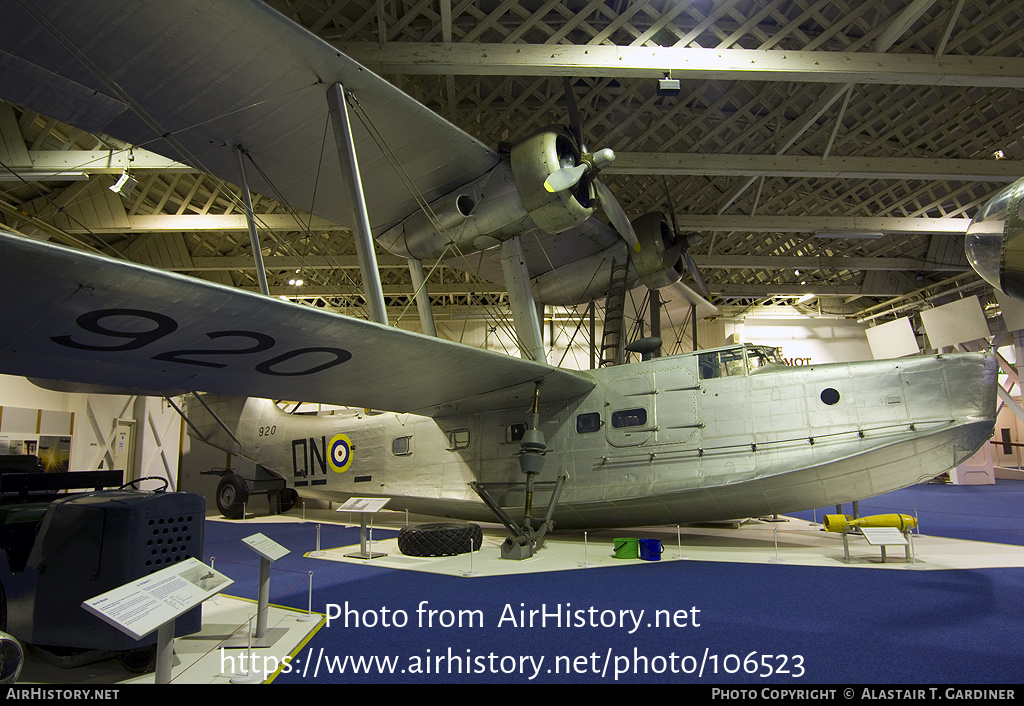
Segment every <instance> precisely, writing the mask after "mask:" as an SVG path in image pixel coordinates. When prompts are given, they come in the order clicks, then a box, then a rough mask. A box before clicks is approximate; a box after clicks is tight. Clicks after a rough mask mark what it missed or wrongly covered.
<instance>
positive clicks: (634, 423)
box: [612, 407, 647, 429]
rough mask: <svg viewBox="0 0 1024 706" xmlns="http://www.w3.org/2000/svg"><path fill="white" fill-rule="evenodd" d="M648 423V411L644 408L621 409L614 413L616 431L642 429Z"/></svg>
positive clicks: (613, 424) (613, 420)
mask: <svg viewBox="0 0 1024 706" xmlns="http://www.w3.org/2000/svg"><path fill="white" fill-rule="evenodd" d="M646 423H647V410H646V409H645V408H643V407H637V408H636V409H620V410H619V411H618V412H612V426H613V427H614V428H616V429H622V428H623V427H640V426H643V425H644V424H646Z"/></svg>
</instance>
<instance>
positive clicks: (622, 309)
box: [598, 261, 629, 368]
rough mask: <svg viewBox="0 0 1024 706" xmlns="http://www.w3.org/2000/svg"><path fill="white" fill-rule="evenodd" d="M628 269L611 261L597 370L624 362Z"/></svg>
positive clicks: (624, 264) (625, 265)
mask: <svg viewBox="0 0 1024 706" xmlns="http://www.w3.org/2000/svg"><path fill="white" fill-rule="evenodd" d="M628 277H629V267H628V265H627V264H626V263H622V264H619V263H617V262H615V261H612V273H611V284H610V286H609V287H608V296H607V297H606V298H605V305H604V333H602V335H601V359H600V363H599V364H598V367H599V368H604V367H607V366H611V365H622V364H623V363H624V362H625V355H626V351H625V347H624V344H625V341H623V328H624V327H625V321H624V319H625V314H626V279H627V278H628Z"/></svg>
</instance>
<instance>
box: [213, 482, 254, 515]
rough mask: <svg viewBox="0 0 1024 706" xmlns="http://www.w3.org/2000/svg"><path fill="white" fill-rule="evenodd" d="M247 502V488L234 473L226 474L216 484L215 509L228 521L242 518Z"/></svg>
mask: <svg viewBox="0 0 1024 706" xmlns="http://www.w3.org/2000/svg"><path fill="white" fill-rule="evenodd" d="M248 500H249V486H248V485H246V483H245V481H244V480H242V479H241V478H239V477H238V476H236V475H235V474H234V473H228V474H227V475H224V476H222V477H221V479H220V483H218V484H217V509H218V510H220V514H222V515H224V517H226V518H228V519H229V520H239V519H241V518H242V513H243V508H244V506H245V503H246V501H248Z"/></svg>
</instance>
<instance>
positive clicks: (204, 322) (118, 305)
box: [0, 231, 594, 416]
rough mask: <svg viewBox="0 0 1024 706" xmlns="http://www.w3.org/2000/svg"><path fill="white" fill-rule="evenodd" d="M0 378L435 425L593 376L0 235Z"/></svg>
mask: <svg viewBox="0 0 1024 706" xmlns="http://www.w3.org/2000/svg"><path fill="white" fill-rule="evenodd" d="M0 296H2V301H3V302H4V312H3V327H2V329H0V373H7V374H12V375H23V376H26V377H30V378H43V379H47V380H57V381H67V382H74V383H88V384H92V385H100V386H105V387H107V388H110V389H116V390H120V391H131V392H135V393H139V394H170V393H176V392H181V391H203V392H218V393H222V394H229V395H240V396H252V397H266V398H272V399H288V400H302V401H308V402H322V403H331V404H341V405H349V406H355V407H368V408H373V409H381V410H389V411H394V412H416V413H419V414H428V415H434V416H436V415H443V414H446V413H455V412H469V411H480V410H484V409H500V408H503V407H508V406H515V405H519V404H529V400H530V398H531V397H532V394H533V389H534V383H535V382H536V381H542V382H543V388H542V390H543V391H542V395H543V399H544V400H545V401H556V400H566V399H571V398H574V397H577V396H580V395H583V394H585V393H586V392H588V391H589V390H590V389H592V388H593V386H594V383H593V382H592V381H591V380H590V379H589V378H588V377H587V376H586V374H585V373H576V372H573V371H567V370H561V369H558V368H554V367H551V366H549V365H545V364H540V363H534V362H532V361H528V360H523V359H520V358H512V357H509V356H506V355H502V354H499V353H494V352H490V351H486V350H481V349H477V348H472V347H470V346H465V345H462V344H459V343H454V342H451V341H444V340H441V339H438V338H432V337H429V336H423V335H420V334H417V333H413V332H409V331H404V330H401V329H398V328H394V327H390V326H384V325H381V324H377V323H373V322H369V321H363V320H360V319H354V318H351V317H347V316H342V315H339V314H334V313H331V312H326V311H321V310H318V309H313V308H310V307H307V306H302V305H299V304H295V303H291V302H287V301H282V300H280V299H274V298H271V297H267V296H262V295H259V294H254V293H251V292H247V291H244V290H240V289H234V288H231V287H225V286H222V285H218V284H215V283H211V282H206V281H203V280H199V279H195V278H192V277H187V276H183V275H177V274H173V273H168V272H163V271H160V270H155V269H152V268H148V267H144V266H142V265H138V264H134V263H130V262H121V261H117V260H113V259H110V258H106V257H103V256H98V255H92V254H89V253H84V252H82V251H78V250H72V249H69V248H64V247H62V246H58V245H54V244H52V243H47V242H41V241H36V240H31V239H28V238H24V237H21V236H17V235H13V234H11V233H8V232H4V231H0Z"/></svg>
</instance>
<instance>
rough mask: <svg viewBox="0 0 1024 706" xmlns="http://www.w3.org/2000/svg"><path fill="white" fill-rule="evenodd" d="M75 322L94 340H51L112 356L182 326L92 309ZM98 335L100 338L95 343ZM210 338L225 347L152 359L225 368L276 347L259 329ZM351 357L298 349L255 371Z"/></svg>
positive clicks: (145, 314)
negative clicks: (231, 361)
mask: <svg viewBox="0 0 1024 706" xmlns="http://www.w3.org/2000/svg"><path fill="white" fill-rule="evenodd" d="M75 323H76V324H77V325H78V327H79V328H80V329H82V330H83V331H85V332H87V333H89V334H94V336H91V337H90V336H86V337H84V338H85V339H86V340H88V341H95V342H86V341H83V340H77V339H76V336H77V335H78V334H72V335H69V336H53V337H51V339H50V340H52V341H53V342H54V343H57V344H59V345H62V346H66V347H67V348H75V349H78V350H83V351H97V352H108V353H113V352H117V351H132V350H138V349H140V348H145V347H146V346H149V345H151V344H153V343H156V342H157V341H159V340H160V339H162V338H164V337H165V336H168V335H170V334H172V333H174V332H175V331H177V330H178V322H177V321H175V320H174V319H172V318H171V317H170V316H167V315H166V314H158V313H156V312H153V311H144V310H142V309H100V310H98V311H90V312H86V313H85V314H82V315H81V316H79V317H78V318H77V319H76V320H75ZM95 336H99V337H101V338H99V339H96V338H95ZM206 337H207V338H209V339H210V340H211V341H223V342H224V345H222V346H213V347H210V348H194V349H190V350H184V349H182V350H166V351H162V352H159V353H157V354H156V355H153V356H151V357H150V359H151V360H162V361H168V362H171V363H181V364H184V365H196V366H200V367H204V368H226V367H227V365H228V364H227V363H223V362H220V361H219V360H217V358H219V357H223V356H233V355H250V354H254V353H266V352H270V351H271V349H273V348H274V346H276V345H277V341H275V340H274V338H273V336H270V335H268V334H265V333H260V332H257V331H211V332H209V333H207V334H206ZM104 339H106V340H104ZM351 357H352V354H351V353H349V352H348V351H347V350H345V349H343V348H333V347H330V346H316V347H309V348H296V349H295V350H291V351H287V352H285V353H281V354H279V355H276V356H273V357H268V358H265V359H264V360H263V361H262V362H260V363H257V364H256V366H255V369H256V372H258V373H262V374H263V375H278V376H301V375H312V374H314V373H319V372H321V371H323V370H327V369H328V368H333V367H334V366H335V365H340V364H341V363H344V362H345V361H347V360H348V359H350V358H351ZM211 358H213V359H211Z"/></svg>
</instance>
